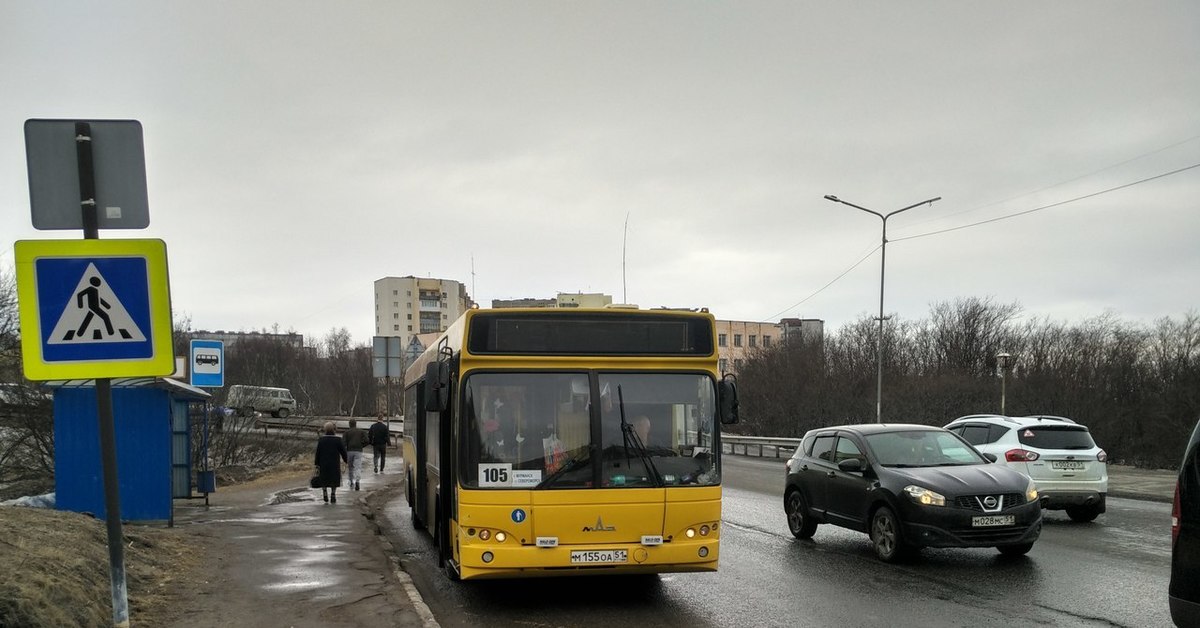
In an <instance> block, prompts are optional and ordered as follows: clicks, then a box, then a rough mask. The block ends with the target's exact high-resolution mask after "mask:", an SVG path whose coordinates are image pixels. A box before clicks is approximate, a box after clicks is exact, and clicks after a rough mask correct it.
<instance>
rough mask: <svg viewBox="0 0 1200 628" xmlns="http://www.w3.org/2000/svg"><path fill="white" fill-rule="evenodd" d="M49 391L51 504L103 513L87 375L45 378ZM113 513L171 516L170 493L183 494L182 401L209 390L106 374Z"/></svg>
mask: <svg viewBox="0 0 1200 628" xmlns="http://www.w3.org/2000/svg"><path fill="white" fill-rule="evenodd" d="M47 386H49V387H50V388H52V389H53V391H54V481H55V485H56V486H55V488H56V491H57V495H56V502H57V507H58V509H59V510H70V511H74V512H87V513H92V514H93V515H95V516H96V517H98V518H101V519H103V518H104V517H105V516H106V509H105V505H104V476H103V471H102V469H101V465H100V431H99V424H98V419H97V414H96V387H95V381H94V380H71V381H58V382H48V383H47ZM112 389H113V391H112V398H113V422H114V428H115V430H116V444H117V482H118V491H119V493H120V497H121V518H122V519H124V520H126V521H167V522H171V523H173V522H174V511H173V509H172V500H173V499H174V498H176V497H191V490H192V452H191V437H190V436H191V425H190V418H189V404H191V403H197V402H204V401H207V400H208V399H209V398H210V396H211V395H209V394H208V393H207V392H205V391H203V390H201V389H199V388H196V387H193V386H189V385H188V384H185V383H183V382H180V381H177V380H174V379H169V378H161V377H129V378H120V379H113V380H112Z"/></svg>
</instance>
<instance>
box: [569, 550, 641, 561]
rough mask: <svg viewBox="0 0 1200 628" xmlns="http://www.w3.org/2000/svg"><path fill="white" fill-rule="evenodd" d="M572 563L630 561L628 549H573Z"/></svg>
mask: <svg viewBox="0 0 1200 628" xmlns="http://www.w3.org/2000/svg"><path fill="white" fill-rule="evenodd" d="M571 562H572V563H589V564H595V563H624V562H629V558H628V552H626V550H623V549H620V550H572V551H571Z"/></svg>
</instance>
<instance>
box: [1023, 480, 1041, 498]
mask: <svg viewBox="0 0 1200 628" xmlns="http://www.w3.org/2000/svg"><path fill="white" fill-rule="evenodd" d="M1037 498H1038V492H1037V484H1034V483H1033V480H1029V486H1026V487H1025V501H1027V502H1035V501H1037Z"/></svg>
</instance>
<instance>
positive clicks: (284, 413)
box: [275, 408, 291, 419]
mask: <svg viewBox="0 0 1200 628" xmlns="http://www.w3.org/2000/svg"><path fill="white" fill-rule="evenodd" d="M289 414H291V412H290V411H289V410H288V409H287V408H280V409H279V411H278V412H276V413H275V416H277V417H279V418H281V419H286V418H288V415H289Z"/></svg>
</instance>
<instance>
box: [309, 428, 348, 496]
mask: <svg viewBox="0 0 1200 628" xmlns="http://www.w3.org/2000/svg"><path fill="white" fill-rule="evenodd" d="M324 432H325V433H324V434H323V435H322V436H321V437H320V438H318V439H317V452H316V454H315V455H314V457H313V464H314V465H316V467H317V477H318V479H319V482H318V483H319V484H320V485H321V499H323V500H325V502H326V503H328V502H333V503H335V504H336V503H337V490H338V486H340V485H341V484H342V463H343V462H346V446H345V445H344V444H342V439H340V438H338V437H337V430H336V429H335V428H334V425H333V421H326V422H325V429H324ZM331 490H332V495H331V494H330V491H331Z"/></svg>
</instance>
